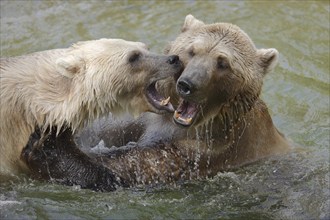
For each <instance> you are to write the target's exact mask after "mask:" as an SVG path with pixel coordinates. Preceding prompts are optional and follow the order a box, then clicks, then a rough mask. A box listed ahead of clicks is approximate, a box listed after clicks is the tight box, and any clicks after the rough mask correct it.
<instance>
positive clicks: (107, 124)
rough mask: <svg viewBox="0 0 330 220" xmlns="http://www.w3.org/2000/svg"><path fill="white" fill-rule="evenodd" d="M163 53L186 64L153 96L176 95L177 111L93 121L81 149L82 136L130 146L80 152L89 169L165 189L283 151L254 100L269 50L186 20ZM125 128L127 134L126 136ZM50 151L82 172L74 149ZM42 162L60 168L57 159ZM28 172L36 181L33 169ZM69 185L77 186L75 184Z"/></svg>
mask: <svg viewBox="0 0 330 220" xmlns="http://www.w3.org/2000/svg"><path fill="white" fill-rule="evenodd" d="M165 52H166V53H167V54H175V55H179V56H180V59H181V60H182V61H183V63H184V65H185V69H184V71H183V73H182V74H181V76H180V77H179V78H178V80H177V82H176V84H174V83H172V82H170V81H165V82H163V83H160V82H159V84H158V89H159V90H161V91H163V92H164V93H166V94H171V96H173V95H175V89H176V92H177V94H178V97H175V99H176V100H178V103H177V106H176V112H175V113H174V115H169V114H167V115H156V114H152V113H145V114H144V115H142V116H141V117H140V118H138V119H137V120H135V119H125V120H124V121H120V120H119V121H118V120H115V119H113V118H108V119H106V120H105V121H104V122H102V121H98V122H95V123H96V124H100V127H101V129H99V130H97V131H95V130H93V128H91V127H90V128H87V129H85V130H83V131H82V132H81V133H80V137H78V141H77V143H79V147H80V148H85V150H86V145H87V147H90V146H91V145H92V143H88V141H87V142H86V141H85V140H83V139H84V138H83V137H84V136H86V135H92V134H94V138H95V139H96V140H97V142H98V141H100V140H101V141H102V142H103V143H104V144H105V146H106V147H108V148H110V147H112V146H121V145H125V144H126V143H129V142H131V141H134V142H135V145H134V146H133V147H132V146H130V147H127V146H126V147H119V148H117V150H110V151H104V152H100V154H97V153H95V152H94V153H93V152H87V154H86V155H88V158H92V159H93V160H94V161H95V166H96V167H97V166H100V165H101V166H103V167H105V168H107V169H108V170H109V171H111V172H112V173H113V174H114V175H116V176H118V177H121V178H123V179H124V180H125V183H128V184H129V185H130V186H133V185H136V184H157V183H169V182H173V181H177V180H187V179H198V178H204V177H206V176H208V177H212V176H214V175H215V174H216V173H217V172H219V171H223V170H228V169H231V168H234V167H238V166H241V165H243V164H247V163H251V162H254V161H256V160H258V159H260V158H263V157H266V156H270V155H274V154H278V153H284V152H286V151H287V150H289V148H290V144H289V142H288V141H287V140H286V139H285V137H284V136H283V135H282V134H281V133H280V132H279V131H278V130H277V129H276V127H275V126H274V124H273V122H272V119H271V117H270V115H269V112H268V109H267V106H266V105H265V103H264V102H263V101H262V100H261V99H260V92H261V88H262V83H263V77H264V76H265V74H267V73H268V72H270V71H272V70H273V68H274V67H275V65H276V62H277V57H278V52H277V50H276V49H273V48H271V49H257V48H255V46H254V44H253V42H252V41H251V39H250V38H249V37H248V35H247V34H245V33H244V32H243V31H242V30H241V29H239V28H238V27H237V26H235V25H232V24H227V23H215V24H209V25H208V24H204V23H203V22H202V21H200V20H197V19H195V18H194V17H193V16H191V15H188V16H187V17H186V19H185V22H184V25H183V28H182V33H181V34H180V35H179V36H178V37H177V38H176V40H174V41H173V42H171V43H170V44H169V46H168V47H167V48H166V51H165ZM131 127H132V128H133V129H131V130H130V133H126V131H127V129H130V128H131ZM141 131H142V132H141ZM97 142H96V143H97ZM100 143H101V142H100ZM57 144H59V145H63V146H65V145H70V147H62V148H63V149H64V150H65V151H66V152H61V154H65V155H68V157H70V158H69V159H68V160H66V161H70V162H69V164H70V167H72V166H73V167H75V168H74V170H75V171H76V172H77V171H78V170H80V171H81V173H84V165H82V164H84V160H85V159H81V157H80V156H79V155H78V156H75V155H72V154H71V152H70V151H71V150H72V149H76V148H77V147H78V146H77V145H76V143H74V142H70V143H68V142H66V141H63V142H61V141H59V142H57ZM94 144H95V143H94ZM131 144H132V143H129V144H128V145H131ZM82 145H84V146H82ZM28 149H29V148H27V149H26V150H27V151H26V152H25V155H29V156H28V157H25V158H26V160H27V162H28V163H30V164H31V163H35V164H38V163H39V162H38V161H39V160H43V159H41V158H42V157H43V156H42V155H41V154H35V153H34V152H33V151H32V152H31V151H30V150H28ZM30 149H31V148H30ZM55 149H60V147H56V148H55ZM70 149H71V150H70ZM122 149H123V150H122ZM43 150H44V152H46V155H47V154H49V155H52V153H51V151H52V150H50V147H49V146H43ZM74 151H76V150H74ZM47 152H48V153H47ZM79 154H84V153H83V152H80V153H79ZM38 155H39V156H38ZM40 157H41V158H40ZM48 159H49V160H51V161H53V162H54V161H55V163H62V162H63V161H61V159H60V158H56V157H51V156H50V157H49V158H48ZM87 164H88V163H87ZM68 169H69V170H70V169H71V168H68ZM32 170H33V171H34V172H35V173H36V174H37V175H40V172H39V171H40V168H38V166H36V167H32ZM80 171H79V172H80ZM52 172H53V173H52ZM54 173H56V175H58V176H57V177H58V178H59V179H61V178H64V175H62V176H61V171H60V170H56V169H55V170H53V171H51V172H50V173H48V174H47V173H46V174H45V175H49V174H50V175H53V174H54ZM86 174H88V173H86ZM81 178H84V177H83V176H82V177H81ZM70 181H71V182H77V181H81V179H79V178H78V179H77V178H76V177H75V178H73V179H71V180H70Z"/></svg>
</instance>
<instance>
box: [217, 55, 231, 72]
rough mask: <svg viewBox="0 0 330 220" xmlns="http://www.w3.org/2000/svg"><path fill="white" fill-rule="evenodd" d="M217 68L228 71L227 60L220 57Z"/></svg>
mask: <svg viewBox="0 0 330 220" xmlns="http://www.w3.org/2000/svg"><path fill="white" fill-rule="evenodd" d="M217 67H218V69H220V70H225V69H228V68H229V63H228V61H227V60H226V59H225V58H223V57H219V58H218V62H217Z"/></svg>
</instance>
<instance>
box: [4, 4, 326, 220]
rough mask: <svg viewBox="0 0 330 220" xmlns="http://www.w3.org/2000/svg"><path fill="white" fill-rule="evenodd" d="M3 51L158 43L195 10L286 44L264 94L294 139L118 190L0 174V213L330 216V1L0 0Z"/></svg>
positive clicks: (269, 42) (261, 42)
mask: <svg viewBox="0 0 330 220" xmlns="http://www.w3.org/2000/svg"><path fill="white" fill-rule="evenodd" d="M0 6H1V11H0V12H1V13H0V17H1V26H0V28H1V29H0V30H1V33H0V38H1V57H3V56H15V55H21V54H25V53H29V52H34V51H39V50H46V49H52V48H60V47H67V46H69V45H70V44H72V43H74V42H77V41H79V40H90V39H98V38H102V37H107V38H125V39H127V40H133V41H143V42H145V43H147V44H148V45H149V46H150V48H151V50H153V51H156V52H162V50H163V48H164V47H165V45H166V44H167V43H168V42H169V41H171V40H173V39H174V38H175V37H176V36H177V34H178V33H179V30H180V28H181V25H182V23H183V20H184V17H185V16H186V15H187V14H189V13H191V14H193V15H194V16H195V17H196V18H198V19H201V20H203V21H205V22H206V23H210V22H217V21H223V22H232V23H235V24H237V25H238V26H240V27H241V28H242V29H243V30H245V31H246V32H247V33H248V34H249V35H250V37H251V38H252V39H253V40H254V42H255V43H256V45H257V46H258V47H259V48H261V47H265V48H267V47H274V48H276V49H278V51H279V52H280V54H281V56H280V60H279V65H278V67H277V68H276V70H275V71H274V72H273V73H270V74H269V75H268V76H267V77H266V79H265V85H264V88H263V94H262V97H263V99H264V100H265V101H266V103H267V104H268V106H269V108H270V112H271V114H272V116H273V120H274V122H275V124H276V126H277V127H278V128H279V129H280V130H281V131H282V132H283V133H285V134H286V135H287V136H288V137H289V138H290V139H292V140H293V141H294V142H295V143H296V144H297V148H296V150H295V151H294V152H292V153H290V154H287V155H285V156H278V157H272V158H269V159H264V160H261V161H258V162H256V163H254V164H251V165H249V166H245V167H242V168H239V169H237V170H234V171H231V172H225V173H220V174H218V175H217V176H216V177H214V178H212V179H209V180H199V181H190V182H186V183H181V184H177V185H176V186H173V185H171V186H160V187H158V188H147V187H141V188H135V189H120V190H118V191H116V192H112V193H98V192H92V191H90V190H82V189H80V188H79V187H78V186H73V187H67V186H60V185H53V184H47V183H43V182H39V181H37V180H31V179H29V178H27V177H24V176H20V177H12V178H11V179H10V180H5V179H3V177H2V180H1V182H0V191H1V192H0V200H1V201H2V202H0V211H1V212H0V218H1V219H3V218H4V219H132V218H134V219H194V218H195V219H209V218H216V219H330V214H329V210H330V201H329V198H330V192H329V187H330V186H329V184H330V180H329V178H330V177H329V142H330V138H329V134H330V131H329V127H330V126H329V124H330V120H329V119H330V117H329V109H330V100H329V92H330V86H329V82H330V78H329V77H330V72H329V71H330V69H329V68H330V67H329V58H330V56H329V47H330V45H329V39H330V34H329V26H330V24H329V19H330V17H329V12H330V7H329V1H304V2H303V3H302V2H299V1H206V2H202V1H106V2H103V1H102V2H101V1H100V2H98V1H15V0H14V1H1V2H0Z"/></svg>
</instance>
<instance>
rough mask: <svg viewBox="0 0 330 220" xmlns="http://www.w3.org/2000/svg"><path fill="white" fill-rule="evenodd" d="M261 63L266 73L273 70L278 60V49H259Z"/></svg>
mask: <svg viewBox="0 0 330 220" xmlns="http://www.w3.org/2000/svg"><path fill="white" fill-rule="evenodd" d="M257 53H258V58H259V65H260V67H261V68H262V69H263V70H264V74H267V73H269V72H271V71H272V70H273V69H274V68H275V66H276V64H277V60H278V51H277V50H276V49H275V48H270V49H259V50H258V52H257Z"/></svg>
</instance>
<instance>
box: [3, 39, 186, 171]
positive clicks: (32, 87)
mask: <svg viewBox="0 0 330 220" xmlns="http://www.w3.org/2000/svg"><path fill="white" fill-rule="evenodd" d="M0 69H1V75H0V80H1V83H0V100H1V106H0V116H1V122H0V128H1V132H0V150H1V156H0V168H1V170H0V172H1V173H7V174H8V173H10V174H12V173H15V172H16V171H18V170H20V169H23V170H24V167H25V164H24V163H22V162H21V160H20V155H21V152H22V149H23V147H24V146H25V145H26V144H27V142H28V139H29V136H30V135H31V133H32V132H34V130H35V128H36V127H37V126H38V127H39V128H40V129H41V131H44V130H46V129H47V128H48V127H52V126H56V129H57V133H58V132H59V131H60V130H61V128H62V127H66V128H70V129H71V130H72V131H73V132H74V131H75V130H77V129H78V128H80V127H83V126H84V125H85V124H86V123H87V122H89V121H92V120H95V119H96V118H97V117H100V116H103V115H107V114H108V113H109V112H112V113H115V114H117V113H122V112H129V113H131V114H133V115H138V114H140V113H142V112H145V111H152V112H157V113H161V112H164V111H170V112H173V111H174V109H173V106H172V105H171V104H170V103H169V100H168V99H164V98H162V97H161V96H160V95H159V94H158V93H157V92H156V91H157V90H156V89H155V84H156V82H157V80H161V79H164V78H166V77H169V78H171V79H172V80H173V77H177V76H178V75H179V74H180V73H181V72H182V69H183V66H182V63H181V62H180V60H179V59H178V56H175V55H173V56H165V55H157V54H153V53H151V52H149V51H148V49H147V47H146V45H145V44H143V43H140V42H130V41H125V40H122V39H100V40H92V41H85V42H78V43H76V44H74V45H73V46H71V47H70V48H66V49H54V50H48V51H42V52H36V53H32V54H29V55H24V56H18V57H11V58H1V63H0Z"/></svg>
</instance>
